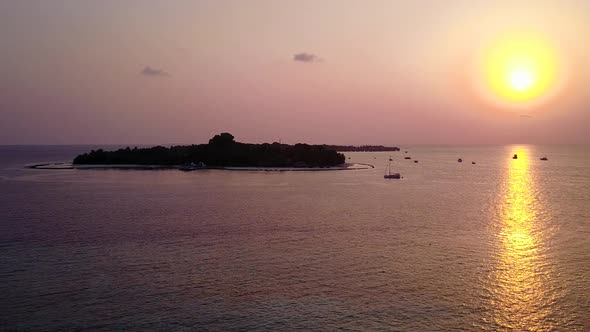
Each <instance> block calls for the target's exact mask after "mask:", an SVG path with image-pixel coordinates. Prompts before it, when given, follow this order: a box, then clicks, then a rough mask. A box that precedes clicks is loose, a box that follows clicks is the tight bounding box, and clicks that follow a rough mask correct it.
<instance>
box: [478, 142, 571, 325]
mask: <svg viewBox="0 0 590 332" xmlns="http://www.w3.org/2000/svg"><path fill="white" fill-rule="evenodd" d="M512 154H517V155H518V159H510V160H509V161H508V163H509V164H508V167H507V170H506V177H505V180H504V183H503V186H502V189H501V194H500V197H499V198H500V199H499V203H498V213H499V220H498V223H497V224H496V226H495V228H496V229H495V230H494V231H495V236H496V246H497V249H496V252H495V256H496V257H495V258H494V259H495V263H494V267H493V270H492V275H491V278H490V285H489V291H490V293H491V295H490V309H491V310H490V311H491V312H490V314H491V317H489V321H488V323H490V324H491V325H493V326H494V330H516V331H547V330H552V329H554V328H556V327H558V326H560V325H561V324H562V323H564V321H563V320H562V318H560V317H561V314H560V313H559V312H557V311H558V310H557V308H556V307H557V306H556V301H557V300H558V298H559V297H560V296H561V294H560V291H559V288H558V287H556V281H555V280H554V278H555V271H554V266H555V264H554V262H552V259H551V257H550V256H549V255H547V248H548V245H547V241H548V240H550V234H551V232H552V230H551V227H550V225H549V224H548V220H549V218H547V213H546V211H545V210H544V205H543V202H542V198H541V195H540V190H539V187H538V183H537V182H536V181H535V176H534V170H532V167H531V160H530V159H529V158H530V157H529V151H528V148H526V147H517V148H514V149H513V152H512Z"/></svg>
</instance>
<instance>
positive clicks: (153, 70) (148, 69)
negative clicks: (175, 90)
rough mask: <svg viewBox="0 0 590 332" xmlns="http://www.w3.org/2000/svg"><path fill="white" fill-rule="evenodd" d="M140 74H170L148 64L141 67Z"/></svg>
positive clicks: (155, 75) (163, 75)
mask: <svg viewBox="0 0 590 332" xmlns="http://www.w3.org/2000/svg"><path fill="white" fill-rule="evenodd" d="M140 74H141V75H143V76H146V77H169V76H170V73H168V72H166V71H164V70H162V69H156V68H152V67H150V66H147V67H145V68H143V70H142V71H141V72H140Z"/></svg>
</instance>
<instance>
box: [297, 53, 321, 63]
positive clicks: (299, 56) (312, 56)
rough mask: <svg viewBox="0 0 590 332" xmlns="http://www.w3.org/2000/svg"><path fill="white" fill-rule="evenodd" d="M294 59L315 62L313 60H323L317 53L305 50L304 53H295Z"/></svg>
mask: <svg viewBox="0 0 590 332" xmlns="http://www.w3.org/2000/svg"><path fill="white" fill-rule="evenodd" d="M293 61H298V62H306V63H313V62H320V61H322V59H321V58H320V57H318V56H317V55H315V54H311V53H305V52H303V53H297V54H295V55H294V56H293Z"/></svg>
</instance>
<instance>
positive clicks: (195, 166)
mask: <svg viewBox="0 0 590 332" xmlns="http://www.w3.org/2000/svg"><path fill="white" fill-rule="evenodd" d="M204 168H207V165H205V163H203V162H198V163H189V164H184V165H182V166H180V167H179V168H178V169H179V170H181V171H185V172H190V171H194V170H197V169H204Z"/></svg>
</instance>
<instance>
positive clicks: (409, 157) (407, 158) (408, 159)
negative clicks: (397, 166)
mask: <svg viewBox="0 0 590 332" xmlns="http://www.w3.org/2000/svg"><path fill="white" fill-rule="evenodd" d="M404 159H407V160H409V159H412V157H405V158H404Z"/></svg>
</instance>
